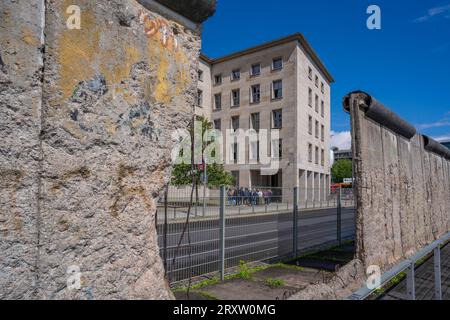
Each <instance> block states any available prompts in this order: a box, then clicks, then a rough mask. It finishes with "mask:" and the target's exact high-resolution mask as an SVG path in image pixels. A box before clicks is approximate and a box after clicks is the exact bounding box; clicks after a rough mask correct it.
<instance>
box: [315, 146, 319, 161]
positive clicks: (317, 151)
mask: <svg viewBox="0 0 450 320" xmlns="http://www.w3.org/2000/svg"><path fill="white" fill-rule="evenodd" d="M315 157H316V164H319V147H316V152H315Z"/></svg>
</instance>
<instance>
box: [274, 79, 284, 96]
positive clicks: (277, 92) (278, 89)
mask: <svg viewBox="0 0 450 320" xmlns="http://www.w3.org/2000/svg"><path fill="white" fill-rule="evenodd" d="M281 98H283V80H276V81H274V82H273V83H272V99H281Z"/></svg>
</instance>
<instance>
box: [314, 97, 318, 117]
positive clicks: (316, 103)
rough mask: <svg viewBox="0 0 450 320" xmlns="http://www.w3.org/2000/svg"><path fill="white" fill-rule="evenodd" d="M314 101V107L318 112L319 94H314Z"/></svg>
mask: <svg viewBox="0 0 450 320" xmlns="http://www.w3.org/2000/svg"><path fill="white" fill-rule="evenodd" d="M314 102H315V103H314V104H315V109H316V112H317V113H319V96H318V95H317V94H316V98H315V101H314Z"/></svg>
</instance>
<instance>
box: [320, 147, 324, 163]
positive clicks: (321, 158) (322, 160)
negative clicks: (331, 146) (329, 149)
mask: <svg viewBox="0 0 450 320" xmlns="http://www.w3.org/2000/svg"><path fill="white" fill-rule="evenodd" d="M321 155H322V156H321V157H320V161H321V165H322V167H323V166H324V165H325V150H323V149H322V152H321Z"/></svg>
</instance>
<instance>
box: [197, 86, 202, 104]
mask: <svg viewBox="0 0 450 320" xmlns="http://www.w3.org/2000/svg"><path fill="white" fill-rule="evenodd" d="M197 106H199V107H202V106H203V91H202V90H197Z"/></svg>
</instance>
